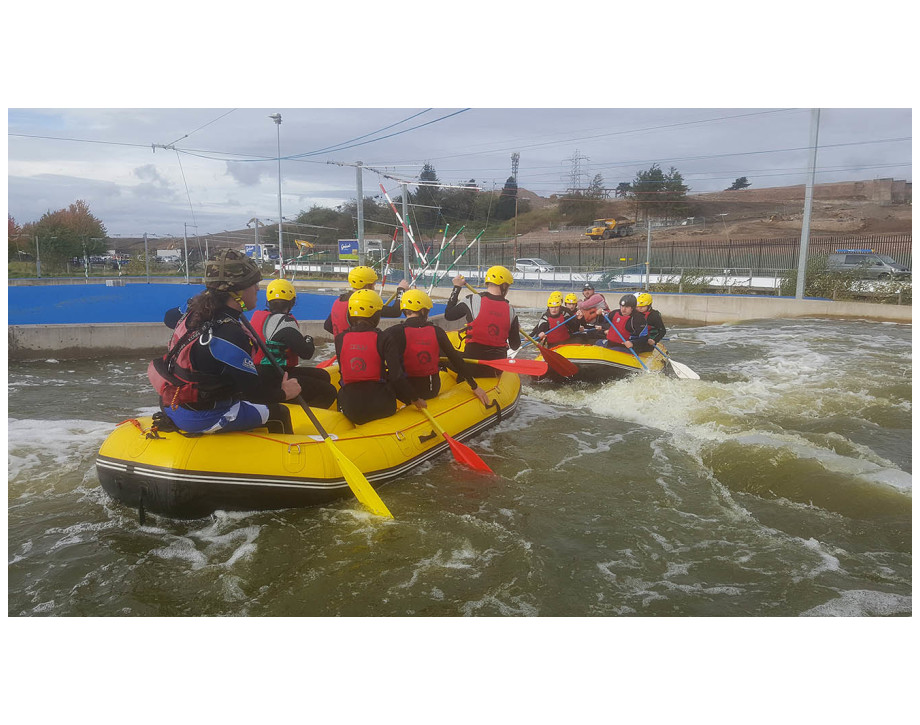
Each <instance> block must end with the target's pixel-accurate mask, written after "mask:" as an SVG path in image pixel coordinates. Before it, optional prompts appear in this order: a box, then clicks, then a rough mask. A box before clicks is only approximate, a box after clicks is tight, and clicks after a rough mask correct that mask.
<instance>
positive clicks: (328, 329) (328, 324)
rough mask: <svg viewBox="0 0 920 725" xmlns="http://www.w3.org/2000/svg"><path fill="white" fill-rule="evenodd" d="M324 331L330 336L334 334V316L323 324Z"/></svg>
mask: <svg viewBox="0 0 920 725" xmlns="http://www.w3.org/2000/svg"><path fill="white" fill-rule="evenodd" d="M323 329H324V330H325V331H326V332H328V333H329V334H330V335H331V334H332V315H329V317H327V318H326V321H325V322H324V323H323Z"/></svg>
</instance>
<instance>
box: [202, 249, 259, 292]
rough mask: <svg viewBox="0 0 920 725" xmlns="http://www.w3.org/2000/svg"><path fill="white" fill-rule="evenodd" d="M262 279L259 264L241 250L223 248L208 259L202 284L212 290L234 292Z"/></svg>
mask: <svg viewBox="0 0 920 725" xmlns="http://www.w3.org/2000/svg"><path fill="white" fill-rule="evenodd" d="M260 279H262V272H261V270H260V269H259V266H258V265H257V264H256V263H255V262H254V261H253V260H252V259H251V258H249V257H247V256H246V255H245V254H243V253H242V252H238V251H237V250H235V249H223V250H221V251H220V252H218V253H217V254H215V255H214V256H213V257H211V258H210V259H209V260H208V263H207V265H206V266H205V270H204V284H205V287H208V288H210V289H213V290H219V291H222V292H234V291H236V290H241V289H246V288H247V287H251V286H252V285H254V284H256V283H257V282H258V281H259V280H260Z"/></svg>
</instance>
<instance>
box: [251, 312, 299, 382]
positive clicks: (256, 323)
mask: <svg viewBox="0 0 920 725" xmlns="http://www.w3.org/2000/svg"><path fill="white" fill-rule="evenodd" d="M279 314H282V313H280V312H269V311H268V310H258V311H257V312H254V313H253V314H252V327H253V329H254V330H255V331H256V333H257V334H258V335H259V338H260V339H261V340H262V342H264V343H265V346H266V347H267V348H268V349H269V351H270V352H271V353H272V356H273V357H274V358H275V360H277V361H278V364H279V365H281V367H289V368H293V367H297V364H298V363H299V362H300V356H299V355H298V354H297V353H296V352H294V351H293V350H289V349H288V348H287V346H286V345H285V344H284V343H282V342H278V341H277V340H267V339H266V338H265V323H267V322H268V320H269V318H270V317H271V316H272V315H279ZM291 318H292V319H293V315H291ZM252 361H253V362H254V363H255V364H256V365H267V366H268V367H272V364H271V362H269V361H268V360H267V359H266V357H265V353H264V352H262V348H261V347H260V346H258V345H256V349H255V350H254V351H253V355H252ZM282 361H283V362H282Z"/></svg>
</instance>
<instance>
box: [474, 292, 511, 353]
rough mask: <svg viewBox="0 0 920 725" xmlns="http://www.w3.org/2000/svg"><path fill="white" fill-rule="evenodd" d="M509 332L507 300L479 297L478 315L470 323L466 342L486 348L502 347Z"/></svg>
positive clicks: (509, 307)
mask: <svg viewBox="0 0 920 725" xmlns="http://www.w3.org/2000/svg"><path fill="white" fill-rule="evenodd" d="M510 331H511V305H509V304H508V301H507V300H494V299H492V298H491V297H485V296H480V298H479V314H478V315H476V319H475V320H473V321H472V322H471V323H470V326H469V332H468V333H467V336H466V341H467V342H468V343H470V342H476V343H479V344H480V345H486V346H487V347H504V346H505V345H507V344H508V333H509V332H510Z"/></svg>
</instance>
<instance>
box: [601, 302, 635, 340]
mask: <svg viewBox="0 0 920 725" xmlns="http://www.w3.org/2000/svg"><path fill="white" fill-rule="evenodd" d="M610 322H612V323H613V327H608V328H607V339H608V340H610V342H615V343H618V344H620V345H622V344H623V341H624V340H628V339H629V338H630V335H632V332H630V331H629V330H627V329H626V323H628V322H629V316H627V315H622V314H620V312H619V310H617V311H616V312H614V313H613V315H611V317H610ZM614 327H615V328H616V329H617V330H619V332H620V335H622V336H623V337H619V336H618V335H617V333H616V332H614V331H613V328H614Z"/></svg>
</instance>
